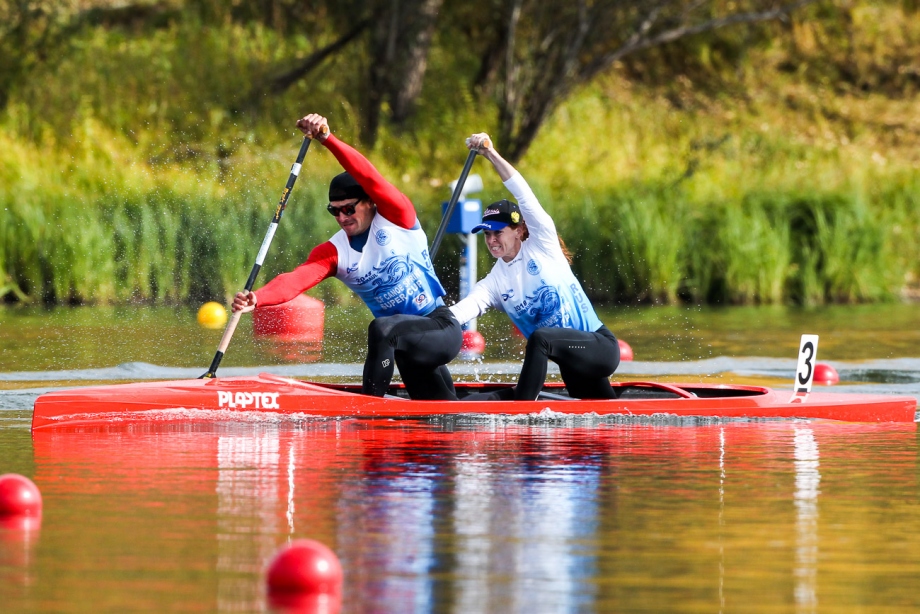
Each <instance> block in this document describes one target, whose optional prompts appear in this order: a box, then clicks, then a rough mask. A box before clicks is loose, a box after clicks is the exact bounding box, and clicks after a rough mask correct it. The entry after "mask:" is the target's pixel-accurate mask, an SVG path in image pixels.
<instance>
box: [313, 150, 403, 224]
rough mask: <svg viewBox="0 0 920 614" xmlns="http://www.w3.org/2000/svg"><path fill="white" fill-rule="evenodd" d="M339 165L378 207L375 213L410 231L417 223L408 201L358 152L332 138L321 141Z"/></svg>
mask: <svg viewBox="0 0 920 614" xmlns="http://www.w3.org/2000/svg"><path fill="white" fill-rule="evenodd" d="M322 143H323V145H325V146H326V147H327V148H328V149H329V151H331V152H332V155H334V156H335V158H336V160H338V161H339V164H341V165H342V168H344V169H345V170H346V171H348V172H349V173H350V174H351V176H352V177H354V178H355V181H357V182H358V183H359V184H360V185H361V187H362V188H364V191H365V192H367V194H368V196H370V197H371V200H372V201H374V203H375V204H376V205H377V212H378V213H380V214H381V215H382V216H383V217H385V218H387V219H388V220H390V221H391V222H393V223H394V224H396V225H397V226H402V227H403V228H412V227H413V226H415V224H416V222H417V221H418V216H417V215H416V213H415V207H413V206H412V201H411V200H409V197H408V196H406V195H405V194H403V193H402V192H400V191H399V190H398V189H396V186H394V185H393V184H392V183H390V182H389V181H387V180H386V179H384V178H383V175H381V174H380V172H379V171H378V170H377V169H376V168H374V165H373V164H371V163H370V162H369V161H368V159H367V158H365V157H364V156H362V155H361V154H360V153H359V152H358V150H357V149H355V148H354V147H352V146H350V145H347V144H345V143H343V142H342V141H340V140H338V139H337V138H335V136H333V135H331V134H330V135H329V136H328V137H326V140H325V141H322Z"/></svg>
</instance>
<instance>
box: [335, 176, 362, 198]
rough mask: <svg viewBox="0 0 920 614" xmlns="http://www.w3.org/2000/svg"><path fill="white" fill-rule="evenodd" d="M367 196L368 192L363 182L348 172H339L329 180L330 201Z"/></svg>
mask: <svg viewBox="0 0 920 614" xmlns="http://www.w3.org/2000/svg"><path fill="white" fill-rule="evenodd" d="M367 197H368V196H367V192H365V191H364V188H362V187H361V184H359V183H358V182H357V181H355V178H354V177H352V176H351V175H350V174H348V173H347V172H345V173H339V174H338V175H336V176H335V177H333V178H332V181H330V182H329V202H335V201H337V200H348V199H349V198H367Z"/></svg>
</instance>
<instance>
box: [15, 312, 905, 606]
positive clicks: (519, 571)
mask: <svg viewBox="0 0 920 614" xmlns="http://www.w3.org/2000/svg"><path fill="white" fill-rule="evenodd" d="M918 310H920V307H916V306H912V305H892V306H881V307H879V306H859V307H847V308H830V309H822V310H810V311H800V310H793V309H779V308H777V309H774V308H770V309H755V308H750V309H748V308H739V309H734V308H733V309H724V310H718V309H678V308H662V309H638V308H636V309H624V310H617V311H605V312H603V313H602V319H603V320H604V321H605V322H606V323H607V324H608V326H609V327H610V328H611V330H613V331H614V333H615V334H617V335H618V336H619V337H621V338H623V339H626V340H627V341H628V342H629V343H630V344H631V346H632V347H633V350H634V352H635V355H636V361H634V362H631V363H623V365H622V366H621V368H620V369H619V370H618V373H617V374H616V375H615V377H622V378H624V379H626V378H628V379H636V378H638V377H642V376H649V377H655V378H656V379H672V380H673V379H676V380H681V381H702V380H704V381H712V380H719V381H731V382H739V383H749V382H757V383H767V384H769V385H773V386H775V387H786V386H790V385H791V381H792V376H793V373H794V370H795V359H794V357H795V353H796V350H797V348H798V339H799V335H800V334H801V333H815V334H819V335H820V336H821V341H820V345H819V352H818V353H819V361H820V362H828V363H830V364H832V365H834V366H835V367H836V368H837V370H838V371H839V372H840V375H841V380H842V381H841V384H840V385H838V386H837V387H835V389H837V390H842V391H848V390H856V389H859V390H871V391H873V392H880V393H898V394H911V395H914V396H918V393H920V390H918V382H920V360H918V357H920V351H917V347H918V344H917V342H918V341H920V339H918V336H920V333H918V331H920V326H918V324H920V322H918V320H920V311H918ZM194 316H195V313H194V310H189V309H170V308H149V307H143V308H118V309H115V308H76V309H54V310H43V309H36V308H30V309H9V308H7V309H0V349H2V353H0V473H7V472H14V473H21V474H23V475H27V476H29V477H30V478H32V479H33V480H34V481H35V482H36V484H37V485H38V486H39V488H40V489H41V491H42V494H43V498H44V513H43V517H42V519H41V523H40V525H39V526H33V527H25V528H24V527H19V528H15V527H13V528H10V527H6V526H0V604H3V605H2V606H0V609H2V610H3V611H4V612H6V611H10V612H99V611H118V612H121V611H208V612H261V611H268V609H269V606H268V604H267V600H266V596H265V591H264V567H265V564H266V562H267V561H268V560H269V558H270V557H271V556H272V555H273V554H274V553H275V552H276V551H277V549H278V548H279V547H280V546H282V545H283V544H285V543H287V542H288V541H289V540H291V539H297V538H312V539H316V540H319V541H321V542H323V543H325V544H326V545H328V546H329V547H330V548H332V549H333V550H334V551H335V552H336V553H337V555H338V556H339V559H340V560H341V562H342V565H343V568H344V572H345V586H344V593H343V600H342V604H341V611H342V612H458V613H459V612H464V613H466V612H527V613H530V612H553V613H555V612H611V611H617V612H663V611H667V612H732V611H757V612H760V611H762V612H819V611H827V612H832V611H914V610H916V609H917V608H918V607H920V595H918V593H917V591H916V589H915V587H916V585H917V582H918V580H920V463H918V450H920V447H918V433H917V429H916V425H913V424H908V425H903V424H902V425H885V424H882V425H879V424H872V425H868V424H845V423H833V422H820V421H760V422H751V421H742V422H739V421H718V420H706V421H699V422H697V423H689V422H682V423H680V424H675V423H668V422H666V421H658V420H655V419H637V420H636V421H635V422H631V423H630V422H627V423H617V424H610V423H605V422H603V421H601V420H599V419H596V418H569V419H556V418H546V417H544V418H540V417H536V416H531V417H524V418H520V419H514V420H512V419H503V418H492V419H488V420H485V419H475V418H455V419H451V420H446V419H442V420H420V421H417V420H413V421H408V420H405V421H393V420H378V421H375V420H304V419H299V420H293V419H292V420H278V419H272V420H265V421H259V422H251V421H250V422H239V423H195V424H186V425H159V426H154V425H130V426H126V425H121V426H119V425H112V426H110V427H106V428H83V429H71V430H62V431H54V432H50V433H43V432H38V433H36V434H35V435H34V436H32V435H31V434H30V432H29V420H30V408H31V403H32V402H33V401H34V398H35V397H36V396H37V395H38V394H40V393H41V392H42V391H43V390H48V389H53V388H59V387H72V386H75V385H83V384H86V383H88V382H90V381H92V382H94V383H95V382H97V381H113V382H114V381H124V380H128V379H147V378H150V379H153V378H158V377H174V376H178V377H195V376H197V375H200V374H201V373H203V372H204V370H205V369H206V368H207V365H208V364H209V363H210V359H211V357H212V356H213V353H214V350H215V349H216V345H217V342H218V340H219V337H220V331H209V330H204V329H201V328H199V327H198V326H197V325H196V324H195V321H194ZM368 319H369V317H368V316H367V315H366V314H365V313H364V312H363V310H359V309H351V308H347V309H335V310H330V311H329V312H328V313H327V320H326V330H327V340H326V344H325V346H324V347H323V350H322V354H321V355H318V356H317V355H315V352H314V354H313V355H308V352H307V351H306V350H305V349H303V348H300V349H298V348H292V347H283V348H279V347H276V346H274V345H273V344H272V343H270V342H267V341H265V340H255V339H253V337H252V334H251V327H250V326H249V324H248V322H247V321H246V320H244V324H243V325H241V327H240V328H239V329H238V330H237V332H236V335H235V337H234V341H233V343H232V345H231V348H230V351H229V352H228V354H227V357H226V359H225V361H224V363H223V365H222V367H221V374H222V375H231V374H236V373H238V372H254V371H257V370H260V369H266V370H271V371H274V372H280V373H284V374H288V375H303V376H306V377H317V378H357V377H358V375H359V374H360V364H359V363H360V360H361V359H362V358H363V356H362V354H363V350H361V349H359V348H362V346H363V340H362V338H363V330H364V329H365V327H366V323H367V321H368ZM480 329H481V330H482V331H483V333H484V336H485V337H486V340H487V343H488V346H487V353H486V356H485V361H484V362H482V363H478V362H471V363H460V362H458V363H457V364H455V365H452V371H453V372H454V373H455V375H456V377H457V378H458V379H466V378H473V379H475V378H492V379H503V380H512V379H514V374H515V373H516V371H515V369H516V365H517V361H518V360H519V352H520V350H521V349H522V347H523V345H522V342H521V341H520V340H519V339H518V338H517V337H515V336H514V335H513V334H512V333H511V331H510V330H509V327H508V326H507V324H506V321H502V320H501V319H498V318H492V319H489V318H486V319H484V320H483V321H482V322H481V328H480ZM356 348H358V349H356ZM297 352H302V353H301V356H302V357H304V358H305V359H308V360H311V361H314V362H305V363H300V362H296V360H297V359H295V358H292V357H294V356H295V355H296V354H297Z"/></svg>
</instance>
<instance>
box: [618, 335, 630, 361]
mask: <svg viewBox="0 0 920 614" xmlns="http://www.w3.org/2000/svg"><path fill="white" fill-rule="evenodd" d="M617 343H618V344H619V346H620V360H621V361H624V360H632V359H633V351H632V348H631V347H629V344H628V343H626V342H625V341H623V340H622V339H617Z"/></svg>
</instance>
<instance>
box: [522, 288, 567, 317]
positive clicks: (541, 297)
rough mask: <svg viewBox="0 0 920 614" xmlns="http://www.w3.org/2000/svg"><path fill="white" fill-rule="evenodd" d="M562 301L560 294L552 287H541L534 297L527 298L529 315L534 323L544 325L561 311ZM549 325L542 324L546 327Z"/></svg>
mask: <svg viewBox="0 0 920 614" xmlns="http://www.w3.org/2000/svg"><path fill="white" fill-rule="evenodd" d="M561 306H562V301H561V300H560V299H559V293H558V292H556V289H555V288H553V287H552V286H540V287H539V288H537V291H536V292H534V294H533V296H528V297H527V314H528V315H529V316H530V317H531V318H533V321H534V322H537V323H543V322H545V321H546V320H547V318H549V317H550V316H552V315H553V314H555V313H556V312H558V311H559V308H560V307H561ZM546 325H547V324H541V326H546Z"/></svg>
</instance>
